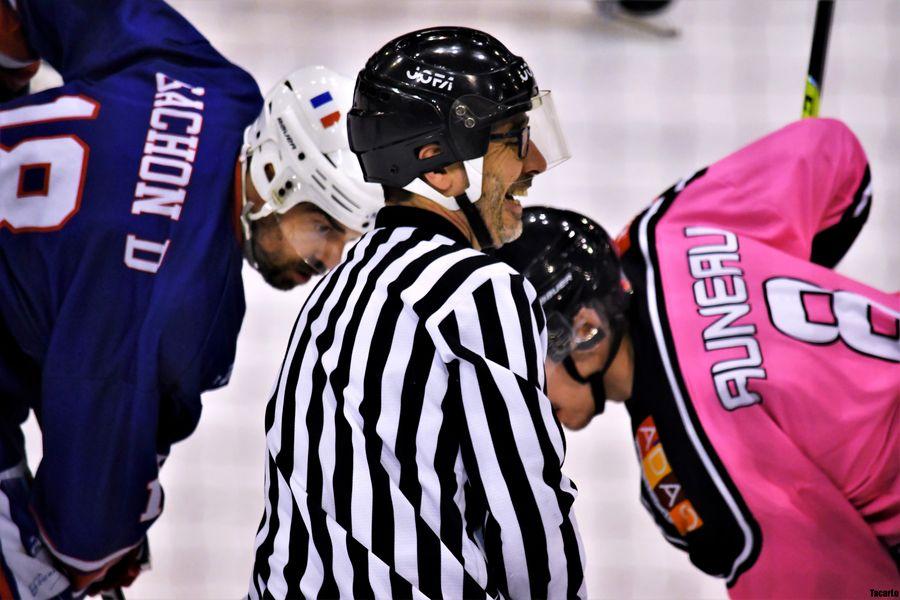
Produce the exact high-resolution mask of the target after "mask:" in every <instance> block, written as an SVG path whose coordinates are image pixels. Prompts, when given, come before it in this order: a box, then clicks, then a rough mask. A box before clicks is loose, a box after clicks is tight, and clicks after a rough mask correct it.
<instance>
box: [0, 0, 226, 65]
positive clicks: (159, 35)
mask: <svg viewBox="0 0 900 600" xmlns="http://www.w3.org/2000/svg"><path fill="white" fill-rule="evenodd" d="M0 2H10V0H0ZM15 6H16V9H17V11H18V13H19V18H20V19H21V23H22V31H23V33H24V37H25V39H26V40H27V42H28V44H29V46H30V47H31V48H32V49H33V50H34V51H35V52H36V53H37V55H38V56H39V57H40V58H42V59H43V60H45V61H47V62H48V63H50V64H51V65H52V66H53V68H55V69H56V70H57V71H59V73H60V75H62V77H63V79H64V80H65V81H70V80H73V79H99V78H102V77H104V76H106V75H109V74H112V73H115V72H118V71H121V70H123V69H125V68H128V67H129V66H131V65H134V64H136V63H139V62H140V61H143V60H149V59H151V58H152V57H157V56H166V57H167V58H168V59H169V60H171V61H173V62H184V61H190V62H194V63H196V62H197V61H199V60H203V58H204V57H206V58H208V59H210V60H214V61H219V60H222V59H221V58H220V57H219V55H218V53H217V52H216V51H215V50H214V49H213V48H212V47H211V46H210V45H209V43H208V42H207V41H206V40H205V39H204V37H203V36H202V35H201V34H200V33H199V32H198V31H197V30H196V29H195V28H194V27H193V26H192V25H191V24H190V23H189V22H188V21H187V20H186V19H184V17H182V16H181V15H180V14H178V13H177V12H176V11H175V10H174V9H172V8H171V7H170V6H168V5H167V4H166V3H165V2H162V1H161V0H15Z"/></svg>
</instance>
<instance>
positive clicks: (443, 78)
mask: <svg viewBox="0 0 900 600" xmlns="http://www.w3.org/2000/svg"><path fill="white" fill-rule="evenodd" d="M406 78H407V79H411V80H412V81H415V82H416V83H420V84H422V85H428V84H431V87H436V88H438V89H439V90H447V91H448V92H449V91H451V90H452V89H453V77H452V76H451V75H446V74H444V73H441V72H440V71H434V72H432V71H431V69H420V68H419V67H416V71H415V73H413V72H411V71H407V72H406Z"/></svg>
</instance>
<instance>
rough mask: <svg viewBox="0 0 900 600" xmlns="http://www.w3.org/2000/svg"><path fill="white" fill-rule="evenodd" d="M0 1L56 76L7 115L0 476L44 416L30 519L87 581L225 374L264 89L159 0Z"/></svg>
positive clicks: (8, 107)
mask: <svg viewBox="0 0 900 600" xmlns="http://www.w3.org/2000/svg"><path fill="white" fill-rule="evenodd" d="M0 5H3V10H6V11H11V10H15V11H16V12H17V13H18V18H19V19H20V20H21V24H22V27H21V31H22V33H23V34H24V37H25V38H26V39H27V42H28V44H29V45H30V48H31V49H32V50H33V51H34V52H35V53H36V54H37V55H39V56H40V57H41V58H43V59H44V60H46V61H47V62H49V63H50V64H51V65H53V66H54V67H55V68H56V69H57V70H58V71H59V72H60V73H61V74H62V76H63V79H64V81H65V84H64V85H63V86H62V87H60V88H56V89H52V90H47V91H45V92H42V93H39V94H34V95H31V96H26V97H23V98H20V99H17V100H14V101H12V102H8V103H6V104H4V105H2V106H0V469H6V468H8V467H10V466H12V465H15V464H17V463H20V462H21V461H22V460H23V459H24V444H23V439H22V434H21V431H20V424H21V422H22V421H24V419H25V418H26V417H27V414H28V411H29V409H33V410H34V411H35V414H36V416H37V418H38V422H39V424H40V427H41V430H42V432H43V446H44V454H43V460H42V462H41V464H40V466H39V468H38V470H37V473H36V475H35V480H34V484H33V487H32V497H31V512H32V514H33V515H34V517H35V519H36V520H37V522H38V525H39V526H40V528H41V531H42V533H43V537H44V538H45V540H46V542H47V543H48V544H49V546H50V547H51V550H52V551H53V552H54V554H55V555H56V556H57V557H58V558H60V559H61V560H63V561H64V562H66V563H68V564H70V565H72V566H74V567H76V568H78V569H81V570H84V571H89V570H93V569H96V568H99V567H100V566H102V565H103V564H104V563H106V562H108V561H109V560H111V559H114V558H115V557H116V556H118V555H119V554H121V553H123V552H125V551H127V550H128V549H129V548H131V547H133V546H135V545H136V544H138V543H140V541H141V540H142V538H143V536H144V534H145V532H146V530H147V528H148V527H149V525H150V524H151V523H152V522H153V521H154V520H155V519H156V518H157V516H158V515H159V513H160V511H161V510H162V491H161V488H160V487H159V483H158V480H157V477H158V467H159V464H160V462H161V460H162V458H163V457H165V456H166V455H167V454H168V451H169V447H170V445H171V444H172V443H173V442H175V441H178V440H180V439H182V438H184V437H186V436H187V435H189V434H190V433H191V431H192V430H193V429H194V427H195V426H196V424H197V420H198V419H199V416H200V410H201V405H200V394H201V392H203V391H204V390H208V389H211V388H214V387H217V386H220V385H224V383H226V382H227V380H228V377H229V373H230V369H231V365H232V362H233V360H234V352H235V343H236V339H237V335H238V331H239V329H240V325H241V320H242V318H243V314H244V298H243V287H242V284H241V274H240V271H241V251H240V242H239V237H240V234H239V229H238V224H237V216H236V210H237V205H236V200H235V190H234V175H235V165H236V160H237V156H238V151H239V149H240V144H241V140H242V132H243V129H244V127H245V126H246V125H247V124H249V122H251V121H252V120H253V119H254V118H255V117H256V116H257V114H258V113H259V111H260V109H261V107H262V98H261V96H260V94H259V89H258V87H257V85H256V83H255V82H254V80H253V79H252V78H251V77H250V76H249V75H248V74H247V73H246V72H244V71H243V70H241V69H240V68H238V67H236V66H235V65H233V64H231V63H230V62H229V61H227V60H226V59H225V58H224V57H222V56H221V55H220V54H219V53H218V52H217V51H216V50H215V49H214V48H213V47H212V46H211V45H210V44H209V43H208V42H207V41H206V40H205V39H204V38H203V36H202V35H200V33H199V32H197V31H196V30H195V29H194V28H193V27H192V26H191V25H190V24H189V23H188V22H187V21H186V20H185V19H184V18H183V17H181V16H180V15H179V14H178V13H176V12H175V11H174V10H173V9H172V8H170V7H169V6H168V5H166V4H165V3H164V2H161V1H158V0H120V1H112V0H107V1H98V0H17V1H12V0H0ZM0 66H2V63H0ZM13 66H15V65H13Z"/></svg>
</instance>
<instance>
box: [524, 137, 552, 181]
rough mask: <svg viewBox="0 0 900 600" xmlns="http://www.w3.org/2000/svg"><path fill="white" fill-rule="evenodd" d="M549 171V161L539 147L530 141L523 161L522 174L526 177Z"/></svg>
mask: <svg viewBox="0 0 900 600" xmlns="http://www.w3.org/2000/svg"><path fill="white" fill-rule="evenodd" d="M546 170H547V159H546V158H544V155H543V154H542V153H541V151H540V149H539V148H538V147H537V145H536V144H535V143H534V142H533V141H531V140H528V152H527V153H526V154H525V158H523V159H522V173H523V174H524V175H531V176H534V175H537V174H539V173H543V172H544V171H546Z"/></svg>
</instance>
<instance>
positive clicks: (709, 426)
mask: <svg viewBox="0 0 900 600" xmlns="http://www.w3.org/2000/svg"><path fill="white" fill-rule="evenodd" d="M870 201H871V185H870V178H869V169H868V165H867V161H866V157H865V154H864V152H863V150H862V148H861V146H860V144H859V142H858V141H857V139H856V137H855V136H854V135H853V133H852V132H851V131H850V130H849V129H848V128H847V127H846V126H845V125H843V124H842V123H840V122H838V121H835V120H830V119H808V120H804V121H800V122H797V123H793V124H791V125H789V126H787V127H785V128H783V129H781V130H780V131H777V132H775V133H773V134H771V135H769V136H767V137H765V138H763V139H761V140H759V141H757V142H755V143H753V144H751V145H749V146H747V147H745V148H743V149H742V150H740V151H738V152H736V153H734V154H732V155H731V156H728V157H727V158H725V159H723V160H721V161H719V162H717V163H715V164H713V165H712V166H710V167H709V168H708V169H705V170H702V171H700V172H698V173H697V174H695V175H694V176H693V177H691V178H689V179H686V180H684V181H682V182H679V184H677V185H676V186H674V187H673V188H671V189H670V190H669V191H667V192H666V193H665V194H663V196H661V197H660V198H659V199H657V201H656V202H654V203H653V204H652V205H651V207H650V208H649V209H647V210H646V211H645V212H644V213H642V214H641V215H639V216H638V218H636V219H635V221H634V222H633V223H632V224H631V226H630V227H629V229H628V232H627V233H628V235H627V238H628V240H629V242H630V247H629V249H628V250H627V251H626V252H625V253H624V255H623V264H624V268H625V270H626V273H627V275H628V276H629V279H630V280H631V282H632V284H633V286H634V289H635V307H634V315H633V317H634V318H633V319H632V322H633V328H632V338H633V340H634V346H635V354H636V363H637V365H638V366H637V367H636V373H635V387H634V395H633V398H632V399H631V400H630V401H629V402H628V408H629V412H630V413H631V416H632V422H633V429H634V434H635V446H636V450H637V452H638V458H639V460H640V461H641V464H642V472H643V480H642V499H643V500H644V503H645V505H646V506H647V507H648V509H649V510H650V511H651V513H653V514H654V516H655V518H656V520H657V523H658V524H659V525H660V527H661V529H662V530H663V533H664V535H665V536H666V537H667V538H668V539H669V540H670V541H671V542H672V543H673V544H675V545H677V546H680V547H683V548H684V549H686V550H687V551H688V552H689V553H690V556H691V560H692V561H693V562H694V563H695V564H697V566H699V567H700V568H701V569H703V570H704V571H706V572H708V573H710V574H713V575H717V576H720V577H723V578H725V579H726V581H727V583H728V586H729V591H730V594H731V595H732V596H733V597H752V598H757V597H767V598H768V597H863V596H866V597H868V596H869V595H870V590H885V589H887V590H890V589H894V590H896V589H898V588H900V575H898V566H897V565H898V563H897V562H896V561H897V549H898V548H900V442H898V430H900V427H898V425H900V366H898V361H900V335H898V319H900V296H898V295H897V294H896V293H895V294H889V293H885V292H881V291H879V290H876V289H873V288H871V287H868V286H866V285H863V284H861V283H858V282H856V281H853V280H851V279H848V278H847V277H844V276H842V275H840V274H838V273H836V272H834V271H833V270H832V269H831V267H833V266H834V265H835V264H836V263H837V261H838V260H840V258H841V257H842V256H843V254H844V253H845V252H846V250H847V248H848V247H849V246H850V244H851V243H852V241H853V239H854V238H855V237H856V235H857V234H858V232H859V230H860V228H861V227H862V224H863V222H864V221H865V219H866V217H867V216H868V212H869V206H870ZM892 554H893V556H892Z"/></svg>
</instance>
